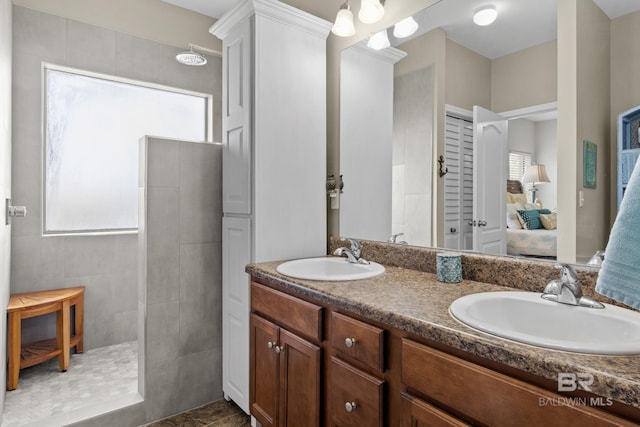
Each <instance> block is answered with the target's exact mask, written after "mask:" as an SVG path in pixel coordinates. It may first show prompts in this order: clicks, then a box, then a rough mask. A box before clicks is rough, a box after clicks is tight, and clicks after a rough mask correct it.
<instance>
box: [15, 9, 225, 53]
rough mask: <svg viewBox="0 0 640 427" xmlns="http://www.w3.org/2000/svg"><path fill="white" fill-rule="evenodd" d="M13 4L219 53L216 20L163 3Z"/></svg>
mask: <svg viewBox="0 0 640 427" xmlns="http://www.w3.org/2000/svg"><path fill="white" fill-rule="evenodd" d="M13 3H14V4H16V5H19V6H24V7H27V8H29V9H35V10H39V11H41V12H46V13H50V14H52V15H56V16H61V17H63V18H68V19H72V20H74V21H80V22H85V23H87V24H91V25H95V26H97V27H102V28H106V29H108V30H114V31H117V32H120V33H124V34H129V35H132V36H136V37H140V38H143V39H146V40H151V41H155V42H159V43H162V44H167V45H170V46H176V47H180V48H184V49H187V48H188V47H189V43H193V44H195V45H198V46H201V47H204V48H206V49H209V50H213V51H216V52H221V51H222V42H221V41H220V40H219V39H218V38H216V37H214V36H212V35H211V34H209V28H210V27H211V26H212V25H213V24H214V23H215V21H216V20H215V19H213V18H210V17H208V16H204V15H201V14H199V13H195V12H192V11H189V10H186V9H183V8H180V7H177V6H174V5H172V4H169V3H165V2H163V1H160V0H109V1H104V0H13Z"/></svg>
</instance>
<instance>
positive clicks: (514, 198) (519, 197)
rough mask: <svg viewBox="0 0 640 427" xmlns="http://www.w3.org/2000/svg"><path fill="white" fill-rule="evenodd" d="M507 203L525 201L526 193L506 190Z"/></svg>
mask: <svg viewBox="0 0 640 427" xmlns="http://www.w3.org/2000/svg"><path fill="white" fill-rule="evenodd" d="M507 203H523V204H524V203H527V195H526V194H518V193H509V192H507Z"/></svg>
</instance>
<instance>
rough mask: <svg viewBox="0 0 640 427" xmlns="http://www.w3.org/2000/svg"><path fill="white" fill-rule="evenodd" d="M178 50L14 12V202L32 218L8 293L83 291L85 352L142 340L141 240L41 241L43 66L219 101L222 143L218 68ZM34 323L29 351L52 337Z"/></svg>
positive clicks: (27, 334) (28, 330) (28, 333)
mask: <svg viewBox="0 0 640 427" xmlns="http://www.w3.org/2000/svg"><path fill="white" fill-rule="evenodd" d="M180 50H183V49H180V48H176V47H172V46H168V45H163V44H160V43H156V42H152V41H148V40H144V39H141V38H137V37H133V36H130V35H127V34H124V33H119V32H115V31H111V30H107V29H104V28H99V27H96V26H92V25H88V24H85V23H82V22H78V21H73V20H70V19H66V18H61V17H58V16H54V15H50V14H47V13H42V12H38V11H34V10H31V9H28V8H24V7H20V6H13V53H14V55H13V76H14V78H13V157H12V160H13V199H14V201H15V203H16V204H19V205H26V206H27V208H28V210H29V213H28V216H27V217H26V218H21V219H19V220H16V221H14V225H13V226H12V227H13V230H12V234H13V236H12V245H13V251H12V259H11V292H12V293H17V292H26V291H34V290H44V289H52V288H59V287H69V286H77V285H85V286H86V287H87V291H86V306H85V319H86V320H85V322H86V323H85V347H86V348H87V349H91V348H95V347H101V346H105V345H110V344H117V343H120V342H124V341H129V340H132V339H135V338H136V337H137V319H138V314H137V312H138V304H137V301H138V298H137V265H138V253H137V246H138V237H137V235H135V234H131V235H100V236H69V237H42V212H43V209H42V132H41V128H42V117H41V111H42V110H41V96H42V75H41V73H42V62H49V63H53V64H57V65H63V66H69V67H75V68H79V69H83V70H87V71H95V72H100V73H106V74H111V75H115V76H119V77H125V78H132V79H138V80H143V81H147V82H152V83H159V84H164V85H168V86H173V87H178V88H183V89H188V90H194V91H198V92H203V93H209V94H213V96H214V98H213V108H214V110H213V117H214V132H213V138H214V140H219V138H220V135H221V125H220V120H221V119H220V117H221V113H220V108H221V91H222V86H221V78H222V70H221V58H219V57H213V56H209V57H208V59H209V62H208V64H207V65H205V66H203V67H187V66H184V65H181V64H179V63H177V62H176V61H175V59H174V57H175V55H176V53H177V52H179V51H180ZM185 250H187V249H185ZM184 303H185V304H186V303H187V302H186V301H184ZM191 303H192V304H194V302H191ZM30 320H32V321H31V322H29V323H26V322H25V323H26V324H25V330H24V332H23V333H24V341H25V342H28V341H34V340H37V339H41V338H45V337H46V338H48V337H50V336H53V335H54V322H53V320H52V319H48V320H42V319H30ZM185 321H187V320H185ZM191 321H193V319H191ZM184 339H185V340H187V341H189V340H190V338H187V337H185V338H184ZM193 345H194V346H196V344H193Z"/></svg>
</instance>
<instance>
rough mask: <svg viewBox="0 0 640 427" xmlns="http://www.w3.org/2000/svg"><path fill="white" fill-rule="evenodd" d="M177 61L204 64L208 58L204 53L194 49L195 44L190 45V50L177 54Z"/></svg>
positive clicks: (188, 63)
mask: <svg viewBox="0 0 640 427" xmlns="http://www.w3.org/2000/svg"><path fill="white" fill-rule="evenodd" d="M176 61H178V62H179V63H181V64H185V65H204V64H206V63H207V58H205V57H204V55H203V54H201V53H199V52H196V51H194V50H193V46H190V47H189V50H186V51H184V52H180V53H179V54H177V55H176Z"/></svg>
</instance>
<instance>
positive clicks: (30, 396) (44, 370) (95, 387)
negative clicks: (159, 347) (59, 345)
mask: <svg viewBox="0 0 640 427" xmlns="http://www.w3.org/2000/svg"><path fill="white" fill-rule="evenodd" d="M137 390H138V343H137V341H131V342H127V343H123V344H118V345H113V346H108V347H101V348H96V349H92V350H89V351H86V352H85V353H83V354H72V355H71V362H70V364H69V369H68V370H67V372H60V370H59V368H58V359H57V358H54V359H51V360H49V361H47V362H44V363H41V364H39V365H36V366H32V367H30V368H26V369H23V370H21V371H20V377H19V380H18V388H17V389H15V390H12V391H7V394H6V397H5V402H4V413H3V416H2V427H9V426H10V427H15V426H21V425H24V424H28V423H32V422H36V421H39V420H43V419H45V420H46V418H48V417H51V416H54V415H58V414H60V413H64V412H71V411H74V410H77V409H80V408H83V407H86V406H88V405H90V404H95V402H96V401H108V400H109V399H111V398H116V397H119V396H122V395H124V394H128V393H135V392H137Z"/></svg>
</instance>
